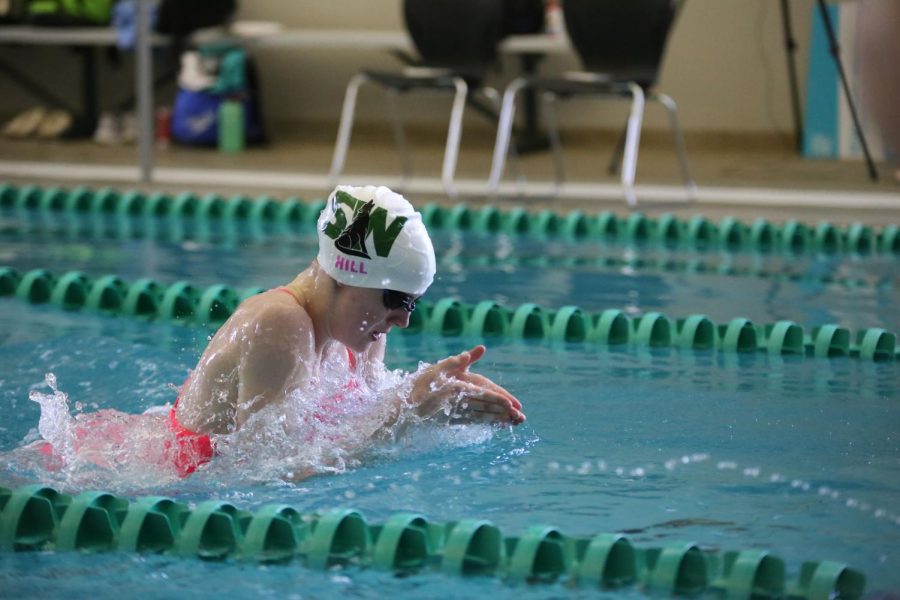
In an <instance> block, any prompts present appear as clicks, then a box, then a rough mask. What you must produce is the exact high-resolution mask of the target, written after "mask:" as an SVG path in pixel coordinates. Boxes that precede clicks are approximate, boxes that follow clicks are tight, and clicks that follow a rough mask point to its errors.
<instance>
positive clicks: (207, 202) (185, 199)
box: [0, 184, 900, 256]
mask: <svg viewBox="0 0 900 600" xmlns="http://www.w3.org/2000/svg"><path fill="white" fill-rule="evenodd" d="M323 206H324V201H322V200H315V201H312V202H304V201H302V200H300V199H298V198H294V197H291V198H287V199H284V200H278V199H275V198H272V197H271V196H260V197H258V198H250V197H248V196H245V195H241V194H238V195H235V196H231V197H229V198H225V197H223V196H220V195H218V194H214V193H212V194H206V195H203V196H198V195H196V194H193V193H191V192H182V193H179V194H176V195H174V196H171V195H168V194H165V193H161V192H154V193H151V194H145V193H143V192H140V191H137V190H129V191H126V192H118V191H116V190H113V189H110V188H102V189H99V190H91V189H89V188H85V187H78V188H74V189H72V190H65V189H62V188H58V187H51V188H47V189H42V188H40V187H38V186H35V185H25V186H22V187H16V186H14V185H11V184H0V209H10V208H15V209H20V210H25V211H41V212H42V213H46V214H52V213H58V214H65V213H95V214H110V215H113V214H115V215H119V216H128V217H141V216H143V217H169V218H194V219H200V220H229V221H248V222H251V223H278V224H282V225H285V224H308V223H313V222H314V221H315V219H316V217H317V216H318V214H319V212H320V211H321V209H322V207H323ZM421 212H422V216H423V219H424V220H425V223H426V225H428V226H429V227H430V228H432V229H453V230H459V231H475V232H482V233H500V232H502V233H506V234H511V235H526V234H527V235H535V236H540V237H562V238H566V239H572V240H587V239H600V240H607V241H616V242H621V243H626V244H631V245H650V244H655V245H661V246H665V247H668V248H676V247H682V248H692V249H695V250H699V251H705V250H719V251H721V250H724V251H755V252H776V251H778V252H785V253H789V254H802V253H809V252H817V253H824V254H842V253H848V254H859V255H868V254H876V253H877V254H884V255H894V256H897V255H900V228H898V226H897V225H887V226H883V227H880V228H878V229H876V228H873V227H871V226H868V225H865V224H862V223H853V224H851V225H849V226H846V227H839V226H837V225H834V224H832V223H829V222H822V223H819V224H818V225H815V226H812V225H809V224H806V223H802V222H799V221H797V220H794V219H791V220H788V221H786V222H784V223H782V224H773V223H771V222H769V221H766V220H764V219H757V220H755V221H754V222H752V223H749V224H748V223H743V222H741V221H739V220H737V219H735V218H733V217H726V218H724V219H722V220H721V221H719V222H718V223H713V222H711V221H709V220H708V219H706V218H705V217H703V216H701V215H697V216H694V217H691V218H688V219H686V220H685V219H682V218H679V217H678V216H676V215H673V214H664V215H661V216H660V217H658V218H656V219H651V218H649V217H647V216H646V215H644V214H642V213H631V214H629V215H628V216H626V217H619V216H617V215H615V214H614V213H612V212H611V211H605V212H601V213H599V214H594V215H588V214H585V213H583V212H581V211H577V210H576V211H572V212H569V213H567V214H565V215H559V214H556V213H554V212H552V211H550V210H543V211H540V212H536V213H532V212H528V211H525V210H524V209H522V208H513V209H509V210H500V209H498V208H497V207H495V206H492V205H487V206H483V207H480V208H477V209H475V208H470V207H468V206H466V205H465V204H456V205H455V206H453V207H443V206H439V205H437V204H427V205H424V206H422V207H421Z"/></svg>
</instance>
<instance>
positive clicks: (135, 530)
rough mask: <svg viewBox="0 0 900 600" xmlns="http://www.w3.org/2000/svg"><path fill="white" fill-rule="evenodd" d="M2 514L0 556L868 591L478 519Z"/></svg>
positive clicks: (820, 565) (673, 549)
mask: <svg viewBox="0 0 900 600" xmlns="http://www.w3.org/2000/svg"><path fill="white" fill-rule="evenodd" d="M0 510H2V512H0V551H6V552H8V551H20V552H22V551H41V550H44V551H46V550H55V551H64V550H69V551H72V550H74V551H83V552H103V551H117V550H118V551H126V552H140V553H157V554H159V553H161V554H166V555H172V556H181V557H184V558H190V557H194V558H202V559H206V560H236V561H256V562H262V563H270V564H283V565H289V564H300V565H303V566H305V567H307V568H311V569H320V570H321V569H328V568H330V567H333V566H336V565H352V566H356V567H358V568H366V567H371V568H375V569H378V570H383V571H392V572H395V573H401V574H407V575H408V574H412V573H416V572H427V571H440V572H443V573H445V574H448V575H456V576H479V575H480V576H489V577H490V576H492V577H498V578H501V579H503V580H505V581H507V582H509V583H512V584H517V583H530V584H550V583H564V584H567V585H570V586H582V587H588V588H602V589H606V590H612V589H624V588H636V589H640V590H642V591H645V592H647V593H649V594H652V595H667V596H671V595H676V596H684V595H699V594H703V593H713V594H716V595H721V596H726V597H730V598H737V597H742V598H750V597H754V598H778V597H785V596H786V597H790V598H797V599H808V600H826V599H828V598H835V597H840V598H846V599H851V600H852V599H857V598H860V597H861V596H862V595H863V593H864V591H865V584H866V578H865V575H864V574H863V573H862V572H860V571H858V570H856V569H853V568H851V567H849V566H847V565H846V564H843V563H838V562H832V561H808V562H804V563H802V564H801V565H800V567H799V570H798V573H797V576H796V577H795V578H792V579H788V578H787V577H786V568H785V562H784V560H782V559H781V558H779V557H778V556H776V555H774V554H772V553H770V552H768V551H766V550H760V549H753V550H736V551H725V552H713V551H707V550H704V549H703V548H701V547H700V546H698V545H697V544H694V543H691V542H679V541H672V542H667V543H665V545H663V546H660V547H646V548H643V547H636V546H635V545H634V544H632V542H631V541H630V540H629V538H628V537H627V536H625V535H622V534H618V533H611V534H604V533H601V534H598V535H595V536H593V537H572V536H568V535H565V534H564V533H562V532H561V531H560V530H558V529H557V528H555V527H552V526H547V525H534V526H531V527H529V528H527V529H526V530H525V531H524V532H523V533H522V534H521V535H520V536H518V537H506V536H504V535H503V534H502V532H501V530H500V528H499V527H497V526H496V525H494V524H493V523H492V522H490V521H488V520H484V519H476V518H473V519H463V520H460V521H455V522H447V523H439V522H434V521H430V520H428V518H427V517H425V516H423V515H421V514H417V513H398V514H394V515H392V516H390V517H388V518H387V519H386V520H385V521H384V522H383V523H381V524H370V523H369V522H368V521H367V520H366V518H365V516H364V515H363V514H362V513H360V512H359V511H356V510H354V509H351V508H333V509H330V510H323V511H321V512H316V513H311V514H304V513H300V512H299V511H297V510H296V509H294V508H292V507H290V506H288V505H284V504H268V505H265V506H263V507H260V508H259V509H257V510H256V511H255V512H252V511H248V510H243V509H241V508H239V507H237V506H235V505H233V504H230V503H228V502H223V501H219V500H206V501H203V502H200V503H199V504H197V505H196V506H194V507H190V506H188V505H186V504H184V503H181V502H178V501H177V500H174V499H172V498H166V497H159V496H147V497H140V498H137V499H135V500H134V501H129V500H128V499H126V498H123V497H120V496H116V495H114V494H111V493H108V492H103V491H85V492H81V493H78V494H75V495H68V494H64V493H61V492H59V491H57V490H55V489H54V488H52V487H48V486H45V485H42V484H33V485H27V486H23V487H20V488H17V489H9V488H4V487H0Z"/></svg>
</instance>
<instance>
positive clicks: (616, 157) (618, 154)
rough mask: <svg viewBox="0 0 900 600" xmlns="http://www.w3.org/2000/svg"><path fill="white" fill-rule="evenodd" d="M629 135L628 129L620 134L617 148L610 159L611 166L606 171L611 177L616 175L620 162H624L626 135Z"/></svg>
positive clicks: (625, 128)
mask: <svg viewBox="0 0 900 600" xmlns="http://www.w3.org/2000/svg"><path fill="white" fill-rule="evenodd" d="M627 133H628V127H627V126H626V127H623V128H622V131H621V133H619V139H618V140H617V141H616V148H615V150H613V154H612V156H610V157H609V165H607V167H606V171H607V172H608V173H609V174H610V175H615V174H616V171H618V170H619V161H620V160H622V154H623V153H624V152H625V135H626V134H627Z"/></svg>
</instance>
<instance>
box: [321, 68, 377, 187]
mask: <svg viewBox="0 0 900 600" xmlns="http://www.w3.org/2000/svg"><path fill="white" fill-rule="evenodd" d="M368 80H369V78H368V77H367V76H366V74H365V73H359V74H357V75H354V76H353V78H352V79H350V83H349V84H347V92H346V94H345V95H344V107H343V109H342V110H341V123H340V125H339V126H338V137H337V143H336V144H335V146H334V156H332V158H331V170H330V171H329V173H328V184H329V187H332V188H333V187H334V186H335V185H337V183H338V179H340V177H341V173H342V172H343V170H344V162H345V161H346V159H347V147H348V146H349V144H350V134H351V133H352V131H353V113H354V112H355V111H356V95H357V93H358V92H359V86H361V85H362V84H363V83H365V82H366V81H368Z"/></svg>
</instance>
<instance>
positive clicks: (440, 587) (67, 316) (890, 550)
mask: <svg viewBox="0 0 900 600" xmlns="http://www.w3.org/2000/svg"><path fill="white" fill-rule="evenodd" d="M6 224H7V226H6V227H5V228H0V264H4V265H8V266H12V267H14V268H16V269H18V270H19V271H20V272H22V271H25V270H27V269H30V268H33V267H50V268H52V269H53V270H54V271H55V272H57V273H61V272H64V271H67V270H71V269H80V270H84V271H85V272H87V273H88V274H90V275H92V276H98V275H101V274H106V273H116V274H118V275H120V276H122V277H123V278H125V279H129V280H134V279H137V278H138V277H153V278H156V279H158V280H160V281H165V282H170V281H175V280H177V279H187V280H189V281H191V282H194V283H196V284H198V285H209V284H213V283H226V284H229V285H234V286H239V287H250V286H262V287H270V286H273V285H277V284H280V283H283V282H284V281H286V280H288V279H289V278H290V277H291V276H292V275H293V274H294V273H295V272H297V271H299V270H300V269H302V268H303V267H304V266H305V265H306V264H307V263H308V261H309V260H310V259H311V258H312V256H313V255H314V251H315V250H314V248H315V246H314V243H315V242H314V238H313V237H312V236H307V235H296V234H290V235H282V236H267V237H260V236H253V235H251V234H248V233H247V232H237V233H236V234H235V235H233V236H226V237H228V239H224V238H223V237H222V236H219V237H216V236H210V237H209V238H208V239H199V240H198V239H185V238H180V239H175V240H172V239H163V238H161V237H160V236H145V237H144V238H143V239H133V238H131V237H128V238H127V239H120V238H117V237H116V236H114V235H113V236H109V235H106V236H103V235H100V236H98V235H96V231H95V230H89V229H76V230H75V231H72V229H71V228H70V229H67V230H65V231H64V230H61V229H59V228H58V227H56V226H55V225H53V224H49V225H41V224H35V223H33V222H31V221H26V220H21V219H17V218H10V219H8V220H7V221H6ZM251 233H252V232H251ZM435 242H436V246H437V251H438V256H439V262H440V265H439V269H440V275H439V278H438V280H437V281H436V283H435V286H434V288H433V291H430V292H429V297H432V298H441V297H445V296H450V295H455V296H458V297H461V298H462V299H463V300H465V301H467V302H475V301H477V300H483V299H493V300H497V301H499V302H501V303H502V304H505V305H507V306H514V305H516V304H519V303H522V302H526V301H530V302H537V303H538V304H541V305H542V306H545V307H548V308H558V307H559V306H562V305H564V304H576V305H579V306H581V307H583V308H585V309H587V310H590V311H599V310H602V309H605V308H613V307H615V308H622V307H625V308H626V309H628V310H629V311H632V312H636V313H643V312H648V311H651V310H662V311H664V312H665V313H666V314H667V315H669V316H671V317H673V318H674V317H680V316H685V315H687V314H692V313H705V314H708V315H709V316H710V317H711V318H713V319H714V320H717V321H719V322H723V321H726V320H728V319H730V318H732V317H735V316H743V317H748V318H750V319H753V320H754V321H757V322H761V323H766V322H774V321H775V320H778V319H783V318H789V319H793V320H795V321H797V322H798V323H801V324H803V325H804V327H806V328H807V329H809V328H811V327H812V326H813V325H817V324H822V323H839V324H841V325H844V326H847V327H849V328H851V329H856V328H861V327H883V328H886V329H888V330H891V331H894V330H896V329H897V328H896V324H897V323H898V318H897V317H898V308H897V307H898V306H900V303H898V302H897V296H898V294H897V292H896V290H895V287H896V285H897V270H896V265H895V261H893V259H891V258H884V257H865V258H863V257H846V256H844V257H834V256H831V257H819V256H798V257H788V256H785V255H781V254H773V255H751V254H747V255H710V254H702V253H696V252H690V251H684V250H679V251H671V250H664V249H660V248H656V247H648V248H638V249H629V248H626V247H622V246H616V245H604V244H596V243H593V244H570V243H566V242H562V241H556V240H550V241H547V240H538V239H529V238H510V237H506V236H494V237H486V236H478V235H471V236H469V235H459V234H450V233H446V234H444V233H442V234H439V235H436V236H435ZM635 256H637V257H641V258H643V259H645V261H646V262H650V263H654V262H656V263H658V262H659V261H661V260H663V259H665V260H668V261H670V262H675V263H679V264H684V265H688V264H690V263H691V261H695V262H694V268H687V267H685V268H678V269H672V270H665V269H659V268H652V266H649V267H648V266H647V264H646V262H645V264H641V265H637V266H635V263H634V262H633V258H634V257H635ZM513 257H514V258H515V260H513ZM603 258H609V259H614V260H612V261H611V262H612V263H613V266H612V267H610V266H608V265H606V263H602V261H601V260H600V259H603ZM628 261H632V264H631V266H628V265H627V264H625V263H626V262H628ZM696 261H705V262H706V263H709V264H714V265H718V264H721V263H722V262H723V261H729V262H730V264H731V265H732V266H735V265H736V266H738V267H740V268H742V269H743V268H746V269H745V270H747V271H748V272H749V271H751V270H752V269H758V268H765V269H767V270H768V271H770V272H777V273H786V272H790V273H794V274H795V276H794V277H793V278H789V277H781V278H777V277H751V276H741V277H735V276H726V275H721V274H717V273H711V272H710V271H709V270H703V269H697V268H696ZM601 263H602V264H601ZM823 274H827V275H828V276H829V278H830V280H831V281H832V283H828V282H826V281H825V279H826V278H825V277H823ZM851 279H852V280H853V281H854V282H855V283H853V284H852V285H851V284H849V283H848V281H849V280H851ZM834 282H836V283H834ZM211 333H212V332H211V330H208V329H203V328H200V327H190V326H183V325H177V324H166V323H159V322H143V321H137V320H132V319H128V318H124V317H119V318H115V317H108V316H102V315H97V314H92V313H88V312H84V313H71V312H63V311H61V310H59V309H58V308H55V307H52V306H47V305H37V306H35V305H29V304H26V303H24V302H21V301H19V300H15V299H10V298H3V299H0V406H2V407H3V408H4V410H5V415H6V416H5V417H4V419H3V420H2V421H0V458H2V462H0V485H3V486H6V487H17V486H19V485H22V484H24V483H27V482H32V481H34V480H35V478H36V477H40V478H41V480H42V481H44V482H46V483H49V484H51V485H54V486H55V487H57V488H58V489H63V490H64V491H65V490H66V485H67V483H68V484H69V485H71V482H66V481H64V480H61V481H56V480H54V479H53V477H54V475H53V474H52V473H47V472H41V471H34V470H30V469H29V468H27V465H22V464H19V463H17V462H16V460H15V459H14V454H15V450H16V449H17V448H18V447H20V446H21V445H22V444H23V443H24V442H25V441H28V440H32V439H34V438H35V436H36V432H35V428H36V425H37V422H38V416H39V407H38V405H37V404H36V403H34V402H32V401H30V400H29V399H28V396H29V392H30V391H33V390H38V391H42V392H48V391H49V390H48V388H47V386H46V384H45V383H44V379H45V375H46V374H47V373H53V374H54V375H55V376H56V378H57V380H58V385H59V388H60V389H61V390H63V391H65V392H66V393H67V394H68V395H69V400H70V403H72V404H73V406H74V404H75V403H76V402H77V403H81V404H82V405H83V407H84V410H86V411H89V410H96V409H97V408H117V409H120V410H123V411H127V412H141V411H143V410H145V409H147V408H149V407H151V406H157V405H161V404H165V403H167V402H171V401H172V400H173V399H174V397H175V394H176V393H177V391H176V388H177V386H179V385H180V384H181V382H182V381H183V379H184V377H185V375H186V373H187V371H188V369H190V368H191V367H192V366H193V364H194V362H195V361H196V359H197V357H198V356H199V354H200V352H201V351H202V349H203V347H204V345H205V343H206V340H207V337H208V336H209V335H210V334H211ZM477 341H478V340H472V339H459V338H438V337H433V336H426V335H400V334H396V333H392V334H391V340H390V343H389V351H388V355H387V357H386V362H387V364H388V366H389V367H391V368H398V369H403V370H407V371H409V370H414V369H415V368H416V366H417V364H418V361H419V360H425V361H435V360H438V359H440V358H442V357H444V356H447V355H448V354H452V353H455V352H459V351H461V350H464V349H466V348H468V347H470V346H471V345H472V344H473V343H476V342H477ZM488 348H489V349H488V354H487V356H486V357H485V358H484V359H483V361H482V362H481V363H479V365H478V370H479V371H480V372H483V373H485V374H486V375H488V376H490V377H492V378H494V379H496V380H497V381H498V382H500V383H501V384H502V385H504V386H506V387H508V388H509V389H510V390H511V391H512V392H513V393H515V394H516V395H517V396H518V397H519V398H520V399H521V400H522V401H523V404H524V405H525V412H526V414H527V416H528V421H527V423H526V424H524V425H523V426H521V427H518V428H515V429H514V430H510V429H491V428H486V427H472V426H468V427H454V428H450V429H429V428H420V429H417V430H415V431H414V432H413V433H412V434H411V435H410V436H408V437H406V438H404V439H402V440H400V441H399V442H398V443H396V444H393V445H390V446H388V447H384V448H379V449H378V451H376V452H372V453H371V454H370V455H369V456H368V457H367V460H366V461H364V462H363V464H361V465H359V466H356V467H354V468H352V469H350V470H348V471H346V472H344V473H340V474H337V475H322V476H317V477H313V478H311V479H308V480H305V481H302V482H299V483H288V482H285V481H282V480H280V479H277V478H276V479H265V478H260V477H253V474H252V469H245V470H235V469H231V468H226V466H225V465H224V464H222V463H219V462H216V461H214V462H213V463H211V464H210V465H208V468H204V469H203V470H201V471H200V472H199V473H197V474H196V475H194V476H192V477H190V478H188V479H186V480H177V481H172V480H160V481H158V482H153V481H140V482H135V481H118V480H116V479H114V478H112V479H111V478H109V477H108V476H104V474H103V473H102V472H101V473H94V474H89V475H88V476H87V478H86V479H84V480H80V481H79V482H78V483H79V486H78V487H77V488H76V489H75V490H74V491H79V490H81V489H98V488H99V489H106V490H108V491H111V492H114V493H117V494H121V495H125V496H127V497H137V496H143V495H168V496H171V497H175V498H177V499H178V500H180V501H182V502H188V503H191V502H200V501H203V500H206V499H208V498H218V499H222V500H225V501H229V502H232V503H233V504H235V505H237V506H239V507H240V508H245V509H249V510H252V509H254V508H258V507H260V506H262V505H264V504H267V503H271V502H279V503H286V504H289V505H291V506H293V507H295V508H297V509H298V510H300V511H302V512H309V511H315V510H321V509H325V508H329V507H334V506H349V507H353V508H356V509H357V510H360V511H361V512H362V513H363V514H364V515H365V516H366V518H367V519H369V521H370V522H374V523H378V522H383V521H384V520H385V519H386V518H387V517H388V516H390V515H391V514H394V513H396V512H400V511H415V512H421V513H423V514H425V515H426V516H428V517H429V518H431V519H432V520H435V521H451V520H456V519H459V518H465V517H480V518H486V519H490V520H491V521H493V522H494V523H496V524H497V525H498V526H499V527H500V528H501V530H502V531H503V532H504V534H505V535H517V534H519V533H521V532H522V531H523V530H524V529H525V528H526V527H527V526H529V525H532V524H536V523H545V524H550V525H554V526H556V527H558V528H559V529H560V530H561V531H563V532H564V533H566V534H568V535H574V536H588V535H592V534H594V533H598V532H613V531H618V532H627V533H628V535H629V536H630V538H631V539H632V541H633V542H634V543H635V544H636V545H638V546H647V545H651V544H656V545H658V544H659V543H661V542H664V541H666V540H687V541H693V542H697V543H699V544H701V545H702V546H704V547H707V548H712V549H722V550H736V549H748V548H767V549H770V550H771V551H772V552H773V553H774V554H775V555H777V556H779V557H781V558H783V559H784V560H785V561H786V563H787V567H788V574H789V576H788V579H789V580H790V579H793V577H792V574H793V575H796V571H797V569H798V568H799V565H800V563H801V562H802V561H804V560H826V559H827V560H834V561H840V562H845V563H847V564H849V565H850V566H853V567H855V568H857V569H860V570H862V571H863V572H864V573H865V574H866V575H867V578H868V584H867V589H868V590H869V591H871V592H878V591H889V590H893V591H895V592H896V591H897V590H900V568H898V567H900V551H898V550H897V548H898V547H900V544H898V541H900V510H898V509H897V499H898V498H900V405H898V402H897V396H898V394H897V392H898V390H900V378H898V376H897V367H896V363H871V362H866V361H862V360H857V359H833V360H825V359H811V358H802V357H777V356H768V355H765V354H752V355H737V354H733V355H729V354H724V353H715V352H694V351H683V350H674V349H653V350H650V349H646V348H643V349H642V348H636V347H629V346H626V347H621V348H618V347H612V348H597V347H591V346H589V345H586V344H549V343H537V342H535V343H530V342H517V341H512V340H499V341H489V343H488ZM88 484H95V485H94V486H90V485H88ZM68 491H73V490H68ZM212 578H215V579H212ZM104 581H108V582H109V584H108V585H104V584H103V583H102V582H104ZM211 581H215V582H216V585H215V586H213V585H212V584H210V582H211ZM213 588H215V589H213ZM0 589H2V590H4V591H6V592H7V593H8V594H9V596H16V595H24V594H33V593H35V592H36V591H42V592H45V593H48V594H51V595H54V594H55V595H66V596H69V597H80V596H88V595H90V596H92V597H103V598H105V597H113V596H117V595H120V594H121V590H122V589H128V590H129V591H132V590H133V591H134V592H135V593H139V594H141V595H142V596H144V595H146V596H147V597H172V596H173V595H175V594H179V593H186V592H188V591H190V592H191V593H197V594H198V595H199V596H201V597H203V596H205V595H212V594H213V593H215V594H216V595H219V594H220V593H221V590H222V589H228V590H229V592H230V593H231V594H232V595H234V596H236V597H256V596H260V597H266V596H276V595H277V596H279V597H285V596H287V597H321V596H325V595H336V594H348V595H355V596H360V597H375V596H376V595H377V596H378V597H383V596H384V595H385V594H390V593H396V594H402V595H404V596H409V597H447V598H450V597H460V596H463V595H466V596H468V595H473V594H484V593H488V594H496V595H501V596H509V597H512V596H516V597H519V596H522V595H526V596H528V597H535V598H542V597H558V596H559V595H560V594H562V593H564V592H565V593H569V592H572V593H573V594H574V595H588V594H589V592H588V591H586V590H567V589H566V588H565V587H564V585H563V584H557V585H555V586H549V587H529V588H527V589H515V588H510V587H507V586H505V585H503V584H502V583H500V582H499V581H497V580H492V579H459V578H450V577H444V576H442V575H437V574H432V573H423V574H418V575H414V576H411V577H405V578H397V577H391V576H388V575H386V574H384V573H377V572H372V571H366V570H359V569H353V568H351V569H345V570H339V571H329V572H325V573H322V572H314V571H312V570H308V569H302V568H298V567H296V566H288V567H277V566H272V567H266V566H260V565H256V564H244V563H234V562H226V563H221V564H219V563H208V562H203V561H199V560H184V559H179V558H173V557H167V556H137V555H117V554H107V555H91V556H83V555H79V554H74V553H70V554H66V553H60V554H55V553H37V554H35V553H18V554H12V553H6V552H4V553H0ZM590 595H592V596H594V595H596V594H595V593H593V592H590ZM621 595H622V593H621V592H618V593H616V596H617V597H619V596H621ZM626 595H635V596H637V595H639V594H638V592H637V591H635V590H629V591H626Z"/></svg>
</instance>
